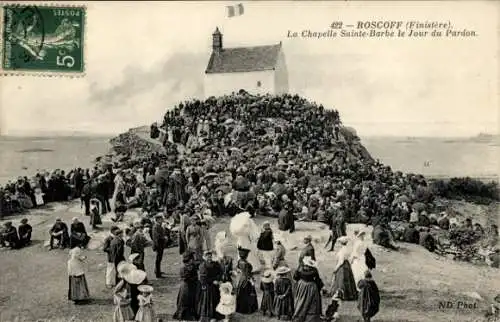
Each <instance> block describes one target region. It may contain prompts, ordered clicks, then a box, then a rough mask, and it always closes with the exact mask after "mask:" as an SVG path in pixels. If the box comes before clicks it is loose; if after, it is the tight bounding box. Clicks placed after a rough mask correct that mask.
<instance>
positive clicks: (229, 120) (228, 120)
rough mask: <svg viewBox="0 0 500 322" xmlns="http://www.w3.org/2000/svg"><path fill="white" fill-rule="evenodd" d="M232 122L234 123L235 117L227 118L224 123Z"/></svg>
mask: <svg viewBox="0 0 500 322" xmlns="http://www.w3.org/2000/svg"><path fill="white" fill-rule="evenodd" d="M231 123H234V120H233V119H227V120H226V121H225V122H224V124H231Z"/></svg>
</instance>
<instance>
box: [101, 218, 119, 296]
mask: <svg viewBox="0 0 500 322" xmlns="http://www.w3.org/2000/svg"><path fill="white" fill-rule="evenodd" d="M117 230H119V228H118V227H117V226H111V228H110V229H109V232H110V234H109V236H108V237H106V239H104V243H103V246H102V250H103V252H105V253H106V254H107V267H106V287H107V288H112V287H113V286H114V285H115V283H116V274H117V272H116V267H115V263H114V262H113V258H112V256H111V247H110V246H111V242H112V241H113V239H114V238H115V232H116V231H117Z"/></svg>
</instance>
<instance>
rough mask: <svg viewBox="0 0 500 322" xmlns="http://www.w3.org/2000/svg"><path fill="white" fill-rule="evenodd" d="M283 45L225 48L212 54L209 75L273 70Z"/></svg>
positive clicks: (207, 70) (207, 71) (208, 69)
mask: <svg viewBox="0 0 500 322" xmlns="http://www.w3.org/2000/svg"><path fill="white" fill-rule="evenodd" d="M280 50H281V43H279V44H277V45H268V46H254V47H236V48H223V49H221V50H220V51H219V52H212V54H211V55H210V60H209V61H208V66H207V69H206V70H205V73H207V74H221V73H237V72H255V71H264V70H273V69H275V68H276V64H277V62H278V55H279V52H280Z"/></svg>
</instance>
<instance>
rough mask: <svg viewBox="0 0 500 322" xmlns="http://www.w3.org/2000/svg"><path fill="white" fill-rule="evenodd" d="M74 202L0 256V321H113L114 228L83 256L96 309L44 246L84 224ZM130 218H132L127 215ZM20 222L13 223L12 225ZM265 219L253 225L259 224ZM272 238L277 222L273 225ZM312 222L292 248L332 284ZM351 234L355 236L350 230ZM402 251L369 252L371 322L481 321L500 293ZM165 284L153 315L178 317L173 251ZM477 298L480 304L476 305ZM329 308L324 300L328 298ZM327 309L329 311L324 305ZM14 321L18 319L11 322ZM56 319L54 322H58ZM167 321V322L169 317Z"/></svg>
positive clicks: (487, 272)
mask: <svg viewBox="0 0 500 322" xmlns="http://www.w3.org/2000/svg"><path fill="white" fill-rule="evenodd" d="M81 213H82V212H81V209H80V205H79V203H77V202H70V203H65V204H55V205H54V206H52V207H51V208H50V209H42V210H36V211H33V213H32V214H30V215H29V216H26V217H27V218H29V220H30V222H31V224H32V225H33V226H34V234H33V239H34V241H35V242H34V245H33V246H31V247H28V248H25V249H21V250H16V251H12V250H5V249H2V250H0V322H7V321H12V322H13V321H16V322H21V321H36V320H37V319H49V318H50V319H51V321H61V322H62V321H69V320H70V319H71V318H76V319H79V321H82V320H84V321H106V322H109V321H110V320H111V315H112V312H113V305H112V301H111V293H110V291H109V290H107V289H106V288H105V287H104V275H105V260H106V257H105V254H103V253H102V252H100V250H99V249H100V243H101V241H102V240H103V239H104V237H105V236H106V232H105V231H106V230H107V228H109V226H110V225H111V222H110V221H109V219H107V218H104V220H103V222H104V223H103V228H104V231H102V232H100V233H97V234H94V235H93V237H94V238H93V241H92V242H91V244H90V247H89V248H91V249H89V250H87V251H85V254H86V255H87V256H88V266H87V267H88V271H87V274H86V276H87V281H88V283H89V288H90V291H91V295H92V298H93V299H94V300H93V302H92V303H91V304H89V305H85V306H75V305H73V304H72V303H70V302H68V301H67V299H66V294H67V284H68V278H67V272H66V261H67V251H63V250H53V251H48V250H47V249H46V247H44V246H43V244H44V241H45V240H47V238H48V229H49V228H50V226H51V225H52V223H53V222H54V220H55V219H56V218H57V217H59V218H62V219H63V220H64V221H66V222H67V223H69V222H70V220H71V218H72V217H75V216H77V217H79V218H81V220H82V221H83V222H84V223H85V224H86V225H87V224H88V217H85V216H82V215H81ZM128 216H129V219H130V220H132V219H133V216H134V215H133V213H131V214H129V215H128ZM21 218H22V217H17V218H13V219H11V220H12V221H13V222H14V224H15V225H17V224H18V222H19V220H20V219H21ZM262 220H263V219H258V220H257V221H258V222H262ZM227 224H228V220H227V219H223V220H220V221H219V222H218V223H217V224H216V225H215V227H214V228H213V232H212V236H215V233H216V232H217V231H219V230H221V229H224V230H226V229H227ZM273 226H274V227H273V228H274V230H275V231H276V230H277V228H276V223H273ZM324 228H325V227H321V225H320V224H317V223H297V232H296V233H294V234H292V237H291V240H292V242H293V243H295V244H297V245H300V241H301V240H302V238H303V237H304V236H305V235H307V234H311V235H313V237H314V239H315V248H316V252H317V257H318V262H319V267H320V271H321V275H322V276H323V278H324V279H325V283H327V284H329V283H330V278H331V276H332V270H333V266H334V265H335V263H334V260H333V259H332V257H333V253H328V252H326V251H325V250H324V249H323V245H324V242H325V241H326V238H327V236H328V231H327V230H326V229H324ZM348 229H349V233H352V231H353V229H355V227H354V225H349V227H348ZM401 246H402V250H401V252H388V251H385V250H383V249H381V248H379V247H376V246H371V249H372V252H373V253H374V255H375V257H376V258H377V269H376V271H375V272H374V277H375V280H376V281H377V283H378V285H379V288H380V289H381V296H382V303H381V309H380V313H379V314H378V315H377V316H376V318H375V319H374V320H373V321H378V322H382V321H385V322H389V321H391V322H402V321H436V322H438V321H443V322H444V321H446V322H449V321H474V320H476V319H477V318H479V317H481V316H482V315H483V311H484V309H485V308H486V307H487V305H488V303H489V301H488V300H491V298H492V297H493V296H494V295H495V292H497V290H499V289H500V275H499V270H498V269H492V268H487V267H476V266H472V265H469V264H461V263H456V262H453V261H449V260H447V259H443V258H438V257H437V256H436V255H434V254H432V253H429V252H427V251H426V250H425V249H423V248H421V247H419V246H416V245H406V244H401ZM297 257H298V250H296V251H289V252H288V254H287V259H288V261H289V263H291V264H292V265H296V264H295V263H296V262H297ZM163 265H164V271H165V272H166V273H167V278H165V279H162V280H156V279H152V283H153V286H154V287H155V294H154V299H155V303H156V304H155V305H156V311H157V312H158V313H159V314H161V315H164V316H167V317H168V316H171V314H172V313H173V312H174V311H175V302H176V298H177V291H178V286H179V279H178V271H179V268H180V257H179V255H178V250H177V249H176V248H172V249H168V250H167V251H166V253H165V257H164V260H163ZM153 266H154V253H153V252H152V250H151V249H148V250H147V251H146V268H147V272H148V275H149V276H154V275H153V271H152V270H153ZM467 292H469V293H470V292H477V294H478V295H480V296H481V298H482V300H478V299H474V298H473V296H475V294H466V293H467ZM325 301H326V299H325ZM458 301H462V302H466V303H471V304H474V303H477V304H476V308H473V309H458V308H457V307H456V305H457V304H458ZM440 302H443V303H447V302H451V303H452V304H453V305H454V307H453V308H448V309H440V308H439V304H440ZM324 307H326V304H324ZM340 313H341V315H342V316H343V320H342V321H349V322H351V321H352V322H354V321H360V317H359V313H358V311H357V309H356V303H355V302H349V303H344V304H343V306H342V307H341V310H340ZM16 318H17V320H16ZM57 319H59V320H57ZM167 320H168V318H167ZM234 320H235V321H255V320H259V321H271V319H263V318H262V317H261V316H260V315H259V314H254V315H251V316H241V315H237V316H236V317H235V319H234Z"/></svg>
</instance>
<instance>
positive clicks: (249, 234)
mask: <svg viewBox="0 0 500 322" xmlns="http://www.w3.org/2000/svg"><path fill="white" fill-rule="evenodd" d="M229 230H230V231H231V234H232V235H233V236H234V237H236V238H237V246H238V248H243V249H248V250H250V253H249V255H248V258H247V261H248V262H249V263H250V264H251V265H252V268H253V270H252V272H253V273H255V272H258V271H259V270H260V261H259V258H258V256H257V240H258V239H259V235H260V229H259V227H258V226H257V224H255V222H254V221H253V219H252V218H251V215H250V213H248V212H242V213H239V214H237V215H236V216H234V217H233V218H232V219H231V223H230V225H229Z"/></svg>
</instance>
